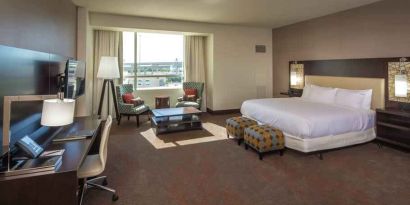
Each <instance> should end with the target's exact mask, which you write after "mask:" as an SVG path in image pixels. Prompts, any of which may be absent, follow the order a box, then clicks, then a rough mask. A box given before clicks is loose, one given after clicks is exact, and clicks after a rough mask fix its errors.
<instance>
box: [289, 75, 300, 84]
mask: <svg viewBox="0 0 410 205" xmlns="http://www.w3.org/2000/svg"><path fill="white" fill-rule="evenodd" d="M290 85H298V76H297V73H296V72H290Z"/></svg>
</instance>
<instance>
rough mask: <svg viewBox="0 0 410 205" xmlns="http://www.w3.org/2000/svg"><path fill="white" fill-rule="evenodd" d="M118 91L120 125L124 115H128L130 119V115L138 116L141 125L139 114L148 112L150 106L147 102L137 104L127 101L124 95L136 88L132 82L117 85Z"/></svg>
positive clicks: (138, 124)
mask: <svg viewBox="0 0 410 205" xmlns="http://www.w3.org/2000/svg"><path fill="white" fill-rule="evenodd" d="M116 92H117V104H118V112H119V115H120V116H119V119H118V125H119V124H120V123H121V118H122V116H128V120H129V119H130V116H135V117H136V118H137V126H140V120H139V116H140V115H143V114H148V113H149V111H150V109H149V106H147V105H145V104H141V105H137V106H135V105H134V104H129V103H125V102H124V100H123V98H122V96H123V95H124V94H126V93H133V92H134V88H133V86H132V84H123V85H117V86H116Z"/></svg>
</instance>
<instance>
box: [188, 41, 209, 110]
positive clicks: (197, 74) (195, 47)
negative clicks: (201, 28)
mask: <svg viewBox="0 0 410 205" xmlns="http://www.w3.org/2000/svg"><path fill="white" fill-rule="evenodd" d="M184 40H185V59H184V67H185V72H184V75H185V81H186V82H203V83H204V84H205V83H206V82H205V70H206V36H188V35H187V36H185V39H184ZM205 88H206V86H204V91H203V93H202V107H201V110H202V111H206V90H205Z"/></svg>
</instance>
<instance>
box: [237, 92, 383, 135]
mask: <svg viewBox="0 0 410 205" xmlns="http://www.w3.org/2000/svg"><path fill="white" fill-rule="evenodd" d="M241 113H242V114H243V115H244V116H247V117H250V118H252V119H255V120H257V121H258V122H260V123H262V124H268V125H270V126H272V127H276V128H279V129H281V130H282V131H283V132H284V133H285V134H289V135H292V136H294V137H298V138H301V139H313V138H318V137H324V136H332V135H340V134H344V133H349V132H360V131H365V130H368V129H370V128H373V127H374V122H375V120H374V118H375V112H374V111H372V110H365V109H354V108H349V107H344V106H340V105H333V104H324V103H318V102H311V101H309V100H306V99H302V98H266V99H254V100H247V101H245V102H244V103H243V104H242V107H241Z"/></svg>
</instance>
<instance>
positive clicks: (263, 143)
mask: <svg viewBox="0 0 410 205" xmlns="http://www.w3.org/2000/svg"><path fill="white" fill-rule="evenodd" d="M244 132H245V133H244V140H245V149H248V146H250V147H252V148H253V149H255V150H256V151H257V152H258V154H259V159H260V160H262V158H263V154H264V153H266V152H269V151H274V150H278V151H279V154H280V156H282V155H283V151H284V149H285V138H284V136H283V132H282V131H280V130H279V129H276V128H273V127H270V126H268V125H252V126H249V127H247V128H245V131H244Z"/></svg>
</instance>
